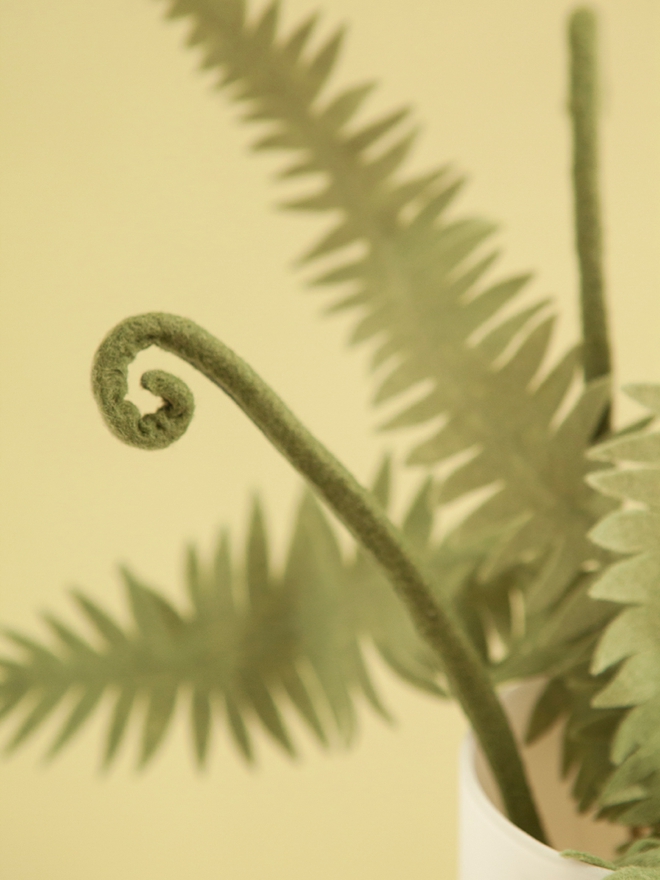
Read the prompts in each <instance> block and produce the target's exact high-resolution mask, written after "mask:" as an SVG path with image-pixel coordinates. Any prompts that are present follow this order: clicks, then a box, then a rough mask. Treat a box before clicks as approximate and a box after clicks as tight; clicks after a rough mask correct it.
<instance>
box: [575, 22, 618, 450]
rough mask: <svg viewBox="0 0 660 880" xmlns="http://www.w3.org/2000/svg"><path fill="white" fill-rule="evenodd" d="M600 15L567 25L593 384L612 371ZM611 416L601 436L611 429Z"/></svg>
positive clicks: (587, 360)
mask: <svg viewBox="0 0 660 880" xmlns="http://www.w3.org/2000/svg"><path fill="white" fill-rule="evenodd" d="M596 36H597V34H596V16H595V14H594V12H593V11H592V10H591V9H589V8H586V7H581V8H579V9H576V10H575V11H574V12H573V13H572V14H571V16H570V18H569V21H568V42H569V51H570V100H569V111H570V115H571V123H572V129H573V196H574V210H575V244H576V248H577V255H578V263H579V270H580V303H581V314H582V336H583V340H584V375H585V379H586V380H587V381H588V382H589V381H591V380H592V379H598V378H600V377H601V376H607V375H609V373H610V371H611V369H612V366H611V356H610V343H609V331H608V321H607V309H606V305H605V296H604V280H603V265H602V264H603V255H602V252H603V244H602V233H601V219H600V196H599V191H598V110H599V107H598V69H597V52H596ZM610 421H611V412H610V409H609V408H608V410H607V411H606V413H605V415H604V417H603V420H602V421H601V424H600V425H599V427H598V429H597V432H596V436H595V437H594V439H598V438H599V437H600V436H602V435H603V434H606V433H607V431H608V430H609V428H610Z"/></svg>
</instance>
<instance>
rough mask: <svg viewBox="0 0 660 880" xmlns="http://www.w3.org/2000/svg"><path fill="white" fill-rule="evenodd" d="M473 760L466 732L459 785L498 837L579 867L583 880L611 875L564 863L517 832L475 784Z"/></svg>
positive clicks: (472, 740) (471, 742) (550, 850)
mask: <svg viewBox="0 0 660 880" xmlns="http://www.w3.org/2000/svg"><path fill="white" fill-rule="evenodd" d="M476 757H477V743H476V739H475V736H474V733H473V732H472V731H468V733H467V734H466V736H465V738H464V740H463V743H462V745H461V753H460V763H459V766H460V771H459V775H460V780H459V785H460V786H461V788H462V789H463V791H464V792H465V794H466V796H467V797H468V798H469V799H470V801H471V803H472V805H473V806H474V807H475V808H476V809H478V810H479V812H480V813H481V814H482V815H483V817H484V819H485V820H486V821H487V822H488V824H490V825H494V826H496V827H497V828H498V829H499V830H500V831H501V833H502V834H504V835H505V836H506V837H508V838H509V839H510V840H512V842H515V844H516V845H517V846H519V847H523V848H524V849H526V850H527V851H529V852H530V853H533V854H534V855H535V857H536V858H537V859H538V858H541V859H543V860H544V861H546V862H547V863H548V864H551V865H555V866H558V865H566V863H567V862H568V863H569V864H570V863H572V864H573V865H576V866H577V865H580V866H581V867H582V868H584V877H585V880H587V878H594V880H595V878H602V877H607V876H609V875H610V874H612V871H610V870H608V869H606V868H598V867H596V866H595V865H587V864H586V863H583V862H579V861H577V860H572V859H566V858H564V857H563V856H562V855H561V854H560V852H559V850H556V849H553V848H552V847H551V846H548V845H547V844H545V843H541V841H539V840H536V838H534V837H532V836H531V835H530V834H527V832H526V831H523V830H522V829H521V828H518V826H517V825H514V824H513V822H511V820H510V819H508V818H507V817H506V816H505V815H504V814H503V813H502V812H501V811H500V810H499V809H498V808H497V807H496V806H495V804H494V803H493V802H492V801H491V799H490V798H489V797H488V795H487V794H486V792H485V791H484V789H483V787H482V785H481V782H480V781H479V777H478V776H477V768H476V763H477V762H476Z"/></svg>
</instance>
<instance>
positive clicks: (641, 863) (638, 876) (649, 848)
mask: <svg viewBox="0 0 660 880" xmlns="http://www.w3.org/2000/svg"><path fill="white" fill-rule="evenodd" d="M562 855H563V856H565V857H566V858H570V859H577V860H578V861H580V862H584V863H585V864H587V865H596V866H597V867H598V868H606V869H608V870H610V871H612V872H613V873H612V874H611V875H610V876H611V877H612V880H658V878H660V839H657V838H654V837H645V838H643V839H642V840H636V841H634V842H633V843H632V844H631V845H630V846H627V847H625V851H624V853H623V854H622V855H621V856H620V857H619V858H617V859H615V860H614V861H608V860H607V859H600V858H598V857H597V856H594V855H591V853H584V852H579V851H578V850H573V849H567V850H564V852H562Z"/></svg>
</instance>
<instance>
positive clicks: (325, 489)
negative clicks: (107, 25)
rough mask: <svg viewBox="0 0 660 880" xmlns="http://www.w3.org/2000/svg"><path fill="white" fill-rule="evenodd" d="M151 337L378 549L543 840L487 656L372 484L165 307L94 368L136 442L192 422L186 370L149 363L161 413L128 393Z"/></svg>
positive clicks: (97, 386) (528, 826)
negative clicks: (438, 593)
mask: <svg viewBox="0 0 660 880" xmlns="http://www.w3.org/2000/svg"><path fill="white" fill-rule="evenodd" d="M151 345H157V346H159V347H160V348H162V349H163V350H165V351H169V352H172V353H174V354H176V355H178V356H179V357H181V358H182V359H183V360H185V361H187V362H188V363H189V364H191V365H192V366H193V367H195V368H196V369H197V370H199V371H200V372H201V373H203V374H204V375H205V376H207V377H208V378H209V379H210V380H211V381H212V382H213V383H215V384H216V385H218V386H219V387H220V388H221V389H222V390H223V391H225V393H227V394H228V395H229V396H230V397H231V398H232V399H233V400H234V401H235V402H236V403H237V404H238V405H239V406H240V407H241V409H242V410H243V411H244V412H245V413H246V414H247V415H248V416H249V417H250V418H251V419H252V421H253V422H254V423H255V424H256V425H257V427H258V428H259V429H260V430H261V431H262V432H263V433H264V434H265V435H266V436H267V437H268V439H269V440H270V441H271V442H272V443H273V445H274V446H275V447H276V448H277V449H279V451H280V452H281V453H282V454H283V455H284V456H285V457H286V458H287V459H288V460H289V461H290V462H291V464H293V466H294V467H295V468H296V469H297V470H298V471H300V473H301V474H303V476H305V477H306V478H307V479H308V480H309V481H310V482H311V483H312V484H313V485H314V486H315V487H316V489H317V490H318V491H319V493H320V494H321V495H322V497H323V498H324V499H325V500H326V502H327V503H328V504H329V505H330V507H331V508H332V510H333V511H334V512H335V513H336V514H337V516H338V517H339V518H340V519H341V520H342V522H343V523H344V524H345V525H346V526H347V528H348V529H349V530H350V531H351V533H352V534H353V535H354V536H355V537H356V538H357V540H358V541H360V543H361V544H362V545H363V546H364V547H365V548H366V549H368V550H369V551H370V552H371V553H372V554H373V555H374V557H375V558H376V560H377V562H378V563H379V564H380V565H381V566H382V567H383V568H384V569H385V571H386V573H387V575H388V577H389V579H390V581H391V582H392V584H393V585H394V587H395V589H396V590H397V592H398V594H399V595H400V597H401V598H402V600H403V601H404V603H405V604H406V606H407V608H408V610H409V612H410V614H411V616H412V619H413V620H414V622H415V624H416V626H417V627H418V629H419V631H420V634H421V635H422V636H423V637H424V638H425V639H426V641H427V642H428V643H429V644H430V645H431V646H432V647H433V649H434V650H435V651H436V652H437V654H438V655H439V656H440V658H441V660H442V663H443V667H444V670H445V673H446V675H447V678H448V680H449V683H450V685H451V688H452V691H453V692H454V694H455V696H456V698H457V699H458V700H459V702H460V703H461V705H462V707H463V709H464V711H465V713H466V715H467V717H468V719H469V720H470V722H471V724H472V727H473V728H474V730H475V733H476V736H477V738H478V740H479V742H480V744H481V746H482V748H483V751H484V753H485V755H486V757H487V759H488V761H489V763H490V765H491V767H492V769H493V773H494V775H495V778H496V779H497V781H498V784H499V787H500V790H501V792H502V796H503V800H504V803H505V805H506V808H507V811H508V813H509V816H510V818H511V820H512V821H513V822H515V823H516V824H517V825H518V826H519V827H520V828H522V829H523V830H525V831H527V832H528V833H529V834H531V835H533V836H534V837H536V838H538V839H539V840H544V839H545V837H544V832H543V829H542V826H541V822H540V819H539V816H538V813H537V810H536V807H535V805H534V802H533V799H532V796H531V793H530V790H529V786H528V783H527V780H526V776H525V771H524V767H523V765H522V761H521V759H520V755H519V753H518V749H517V747H516V744H515V740H514V737H513V734H512V732H511V728H510V727H509V723H508V721H507V719H506V716H505V714H504V711H503V709H502V707H501V704H500V702H499V700H498V698H497V696H496V694H495V691H494V689H493V686H492V684H491V682H490V679H489V677H488V673H487V671H486V669H485V667H484V665H483V664H482V662H481V660H480V658H479V656H478V655H477V653H476V651H475V649H474V648H473V646H472V645H471V643H470V642H469V641H468V639H467V638H466V636H465V635H464V634H463V632H462V630H461V628H460V626H459V625H458V623H457V622H456V620H455V619H454V615H453V612H452V610H451V608H450V607H449V606H448V604H446V603H444V602H439V600H437V599H436V598H434V596H433V593H432V590H431V586H430V578H429V577H428V575H426V574H425V573H424V570H423V568H422V566H420V564H419V563H418V562H417V561H416V560H415V556H414V553H413V552H412V551H411V549H410V548H409V547H407V546H406V542H405V540H404V538H403V536H402V535H401V533H400V532H399V531H398V530H397V529H396V527H395V526H394V525H393V524H392V523H391V522H390V520H389V519H388V518H387V516H386V515H385V514H384V513H383V512H382V510H380V509H379V508H378V506H377V505H376V504H375V503H374V501H373V499H372V498H371V496H370V494H369V493H368V492H367V491H366V490H365V489H363V488H362V486H360V485H359V483H358V482H357V481H356V480H355V478H354V477H353V476H352V475H351V474H350V473H349V472H348V471H347V470H346V468H345V467H344V466H343V465H342V464H341V463H340V462H339V461H337V459H335V458H334V456H333V455H332V454H331V453H330V452H329V451H328V450H327V449H326V448H325V447H324V446H323V445H322V444H321V443H320V442H319V441H318V440H317V439H316V438H315V437H314V436H313V435H312V434H310V432H309V431H308V430H307V429H306V428H305V427H304V426H303V425H302V424H301V423H300V422H299V421H298V419H297V418H296V417H295V416H294V415H293V413H292V412H291V411H290V410H289V409H288V408H287V407H286V406H285V405H284V403H283V402H282V401H281V400H280V399H279V397H277V395H276V394H275V393H274V392H273V391H272V389H271V388H270V387H269V386H268V385H267V384H266V383H265V382H264V381H263V380H262V379H261V378H260V377H259V376H258V375H257V374H256V373H255V372H254V371H253V370H252V368H251V367H249V366H248V364H246V363H245V362H244V361H243V360H242V359H241V358H239V357H238V355H236V354H235V353H234V352H233V351H232V350H231V349H229V348H228V347H227V346H225V345H224V344H223V343H222V342H220V341H219V340H218V339H216V338H215V337H213V336H212V335H211V334H209V333H207V332H206V331H205V330H203V329H202V328H201V327H199V326H198V325H197V324H195V323H193V322H192V321H190V320H188V319H186V318H181V317H177V316H175V315H168V314H164V313H158V312H155V313H151V314H146V315H140V316H137V317H134V318H128V319H127V320H125V321H123V322H122V323H121V324H119V325H118V326H117V327H115V328H114V330H112V331H111V332H110V333H109V334H108V336H107V337H106V338H105V340H104V341H103V342H102V344H101V346H100V347H99V349H98V351H97V354H96V358H95V361H94V366H93V371H92V385H93V389H94V395H95V397H96V400H97V402H98V404H99V407H100V409H101V411H102V413H103V416H104V417H105V420H106V422H107V423H108V425H109V427H110V429H111V430H112V432H113V433H114V434H116V435H117V436H118V437H119V438H120V439H122V440H124V442H126V443H128V444H130V445H133V446H138V447H140V448H143V449H162V448H164V447H166V446H169V445H170V444H171V443H172V442H174V441H175V440H177V439H178V438H179V437H180V436H181V435H182V434H183V432H184V431H185V430H186V428H187V426H188V424H189V423H190V420H191V418H192V414H193V408H194V404H193V399H192V395H191V393H190V391H189V390H188V388H187V387H186V386H185V385H184V383H183V382H181V380H179V379H176V378H175V377H174V376H171V375H169V374H167V373H163V372H161V371H150V372H148V373H145V374H144V376H143V377H142V385H143V387H145V388H147V389H148V390H150V391H152V392H153V393H155V394H158V395H159V396H161V397H162V398H163V400H164V405H163V406H162V407H161V408H160V409H159V410H158V411H157V412H156V413H151V414H148V415H145V416H142V415H141V414H140V412H139V410H138V408H137V407H136V406H135V405H134V404H132V403H130V402H129V401H127V400H125V395H126V393H127V391H128V366H129V364H130V363H131V361H132V360H133V359H134V358H135V356H136V355H137V354H138V353H139V352H140V351H142V350H143V349H145V348H148V347H149V346H151Z"/></svg>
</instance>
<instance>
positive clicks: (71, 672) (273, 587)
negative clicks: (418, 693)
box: [0, 459, 485, 764]
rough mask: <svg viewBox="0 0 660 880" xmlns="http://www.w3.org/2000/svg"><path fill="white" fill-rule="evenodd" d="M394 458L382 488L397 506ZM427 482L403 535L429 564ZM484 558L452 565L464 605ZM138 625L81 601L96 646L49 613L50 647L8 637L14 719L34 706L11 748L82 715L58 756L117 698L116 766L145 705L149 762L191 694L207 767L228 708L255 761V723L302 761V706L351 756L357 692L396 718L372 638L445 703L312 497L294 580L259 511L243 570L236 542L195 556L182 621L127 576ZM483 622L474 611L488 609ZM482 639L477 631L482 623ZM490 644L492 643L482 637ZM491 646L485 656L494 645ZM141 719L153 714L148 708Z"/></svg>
mask: <svg viewBox="0 0 660 880" xmlns="http://www.w3.org/2000/svg"><path fill="white" fill-rule="evenodd" d="M389 484H390V462H389V459H386V460H385V461H384V463H383V465H382V467H381V468H380V471H379V473H378V476H377V479H376V483H375V485H374V488H373V492H374V495H375V497H376V498H377V499H378V501H379V502H380V503H381V504H382V505H383V506H387V504H388V499H389ZM428 489H429V486H428V483H425V484H424V485H423V486H422V488H421V490H420V491H419V493H418V494H417V496H416V497H415V499H414V500H413V502H412V505H411V507H410V510H409V511H408V514H407V515H406V517H405V521H404V523H403V526H402V529H403V531H404V532H405V533H406V535H407V536H408V538H409V540H411V541H412V542H414V543H416V545H417V547H418V549H419V550H420V552H424V553H430V552H431V549H430V548H431V545H430V544H429V539H430V527H431V519H432V513H431V510H430V507H429V505H428ZM479 560H480V557H479V555H478V553H477V551H476V550H475V552H474V555H473V556H472V557H469V556H466V555H465V554H463V555H462V556H460V555H459V554H457V555H456V556H455V557H454V558H453V559H452V560H451V561H447V562H443V564H442V568H443V570H447V571H448V572H452V571H453V572H454V579H453V580H454V584H455V589H456V594H457V596H458V594H459V593H460V589H459V587H460V583H461V582H462V581H463V580H464V575H465V574H466V572H469V571H470V569H471V568H472V569H473V568H474V567H475V566H476V565H477V564H478V562H479ZM122 577H123V581H124V584H125V587H126V591H127V596H128V604H129V607H130V611H131V617H132V620H131V623H130V625H128V626H122V625H121V624H120V623H118V622H117V621H116V620H115V619H114V618H113V617H112V616H111V615H110V614H108V613H107V612H106V611H104V610H103V609H102V608H101V607H100V606H99V605H98V604H97V603H96V602H95V601H93V600H92V599H91V598H89V597H88V596H86V595H85V594H83V593H81V592H79V591H76V592H74V598H75V601H76V603H77V605H78V607H79V610H80V611H81V612H82V614H83V615H84V617H85V618H86V622H87V624H88V625H89V624H91V627H92V630H93V634H94V637H93V638H92V639H90V638H89V637H88V636H85V635H82V634H80V633H79V632H76V631H75V630H74V629H72V628H71V626H69V625H68V624H66V623H63V622H62V621H61V620H60V619H58V618H57V617H55V616H53V615H51V614H47V615H45V620H46V623H47V624H48V626H49V628H50V630H51V632H52V634H53V635H54V636H55V638H56V643H55V645H54V646H51V645H50V644H47V643H42V642H40V641H38V640H35V639H34V638H30V637H27V636H25V635H24V634H21V633H17V632H14V631H9V632H7V633H6V634H5V635H6V638H8V639H9V641H10V642H11V643H13V645H14V647H15V648H18V649H19V654H20V656H19V657H18V658H16V657H15V656H12V657H9V656H5V657H4V658H2V659H0V717H4V716H10V715H11V716H12V717H13V716H14V715H15V714H16V713H17V712H18V711H20V709H21V708H22V707H26V711H25V712H24V714H23V718H22V721H21V722H20V724H19V726H18V727H17V729H16V731H15V733H14V735H13V737H12V738H11V740H10V741H9V743H8V746H7V748H8V749H9V750H10V751H11V750H13V749H15V748H16V747H18V746H19V745H21V744H22V743H23V742H24V741H25V740H27V739H28V738H29V737H30V736H31V735H32V734H33V733H35V732H36V731H37V730H38V729H40V728H41V725H42V723H43V722H45V721H46V720H47V719H48V718H49V717H50V716H51V714H52V713H53V712H54V711H55V710H56V709H57V708H58V707H59V706H61V705H63V704H65V703H67V702H69V701H70V700H72V699H73V701H74V702H73V705H72V706H71V708H70V711H69V714H68V716H67V718H66V720H65V721H64V723H63V725H62V727H61V729H60V731H59V733H58V734H57V736H56V738H55V739H54V741H53V743H52V746H51V748H50V752H49V754H51V755H55V754H56V753H57V752H59V750H60V749H61V748H62V747H63V746H64V745H65V744H66V743H67V742H68V741H69V740H70V739H71V738H72V737H73V735H74V734H75V733H76V732H77V731H78V730H79V729H80V728H81V727H82V726H83V725H84V723H85V721H86V720H87V719H88V718H89V717H90V716H91V715H92V713H93V712H94V710H95V709H96V708H97V707H98V705H99V703H100V702H101V700H102V698H103V697H104V695H106V694H110V693H113V694H114V700H115V702H114V709H113V712H112V715H111V719H110V723H109V728H108V734H107V741H106V747H105V761H106V763H109V762H110V761H111V760H112V759H113V758H114V756H115V754H116V752H117V749H118V747H119V745H120V744H121V742H122V740H123V739H124V737H125V734H126V731H127V728H128V725H129V721H130V719H131V718H132V717H133V715H134V714H137V710H138V707H140V706H143V705H144V704H145V703H146V712H145V714H144V722H143V727H142V740H141V750H140V762H141V763H142V764H145V763H146V762H148V761H149V760H150V759H151V758H152V757H153V756H154V754H155V753H156V752H157V750H158V748H159V747H160V745H161V743H162V741H163V737H164V736H165V733H166V731H167V729H168V727H169V724H170V721H171V719H172V718H173V716H174V712H175V707H176V703H177V701H178V700H179V698H180V696H181V694H182V692H183V691H187V692H188V694H189V696H190V712H191V722H192V731H193V740H194V744H195V751H196V755H197V758H198V760H199V762H200V763H203V762H204V761H205V759H206V757H207V753H208V747H209V742H210V736H211V731H212V726H213V725H212V720H213V716H214V715H215V714H217V712H218V711H219V710H223V711H224V717H225V720H226V723H227V725H228V728H229V730H230V732H231V734H232V736H233V739H234V741H235V743H236V745H237V747H238V748H239V750H240V752H241V753H242V754H243V756H244V757H245V758H247V759H248V760H252V759H253V756H254V747H253V744H252V739H253V737H252V735H251V731H252V730H253V727H254V724H255V722H256V723H257V724H258V725H261V727H262V728H264V729H265V730H266V732H267V733H268V734H269V735H270V736H271V737H272V738H273V739H274V740H275V741H276V742H277V743H278V744H279V745H280V746H281V747H282V748H283V749H284V750H285V751H286V752H288V753H289V754H291V755H294V754H295V753H296V746H295V745H294V742H293V739H292V736H291V733H290V730H289V726H288V724H287V721H286V714H287V711H289V710H290V709H291V708H293V709H295V711H296V712H297V713H298V715H299V716H300V717H301V718H302V720H303V721H304V722H305V723H306V725H307V726H308V727H309V729H310V731H311V732H312V734H313V735H314V736H315V737H316V739H317V740H318V741H319V742H320V743H321V744H323V745H324V746H327V745H328V744H329V743H330V742H332V741H333V739H339V740H340V741H342V742H344V743H345V744H350V743H351V742H352V740H353V738H354V735H355V732H356V725H357V715H356V696H357V695H359V694H361V695H362V696H364V697H366V699H367V700H368V702H369V703H370V704H371V705H372V707H373V708H374V709H375V710H376V711H377V712H379V713H380V715H382V716H383V717H385V718H389V713H388V712H387V710H386V709H385V708H384V706H383V704H382V702H381V700H380V698H379V696H378V694H377V692H376V689H375V688H374V685H373V683H372V681H371V677H370V675H369V672H368V670H367V666H366V663H365V659H364V655H363V646H364V643H365V642H367V641H368V642H371V643H372V644H374V645H375V646H376V648H377V649H378V650H379V651H380V653H381V654H382V656H383V658H384V659H385V661H386V662H387V663H388V664H389V665H390V667H391V668H393V669H394V670H395V671H396V672H397V673H398V674H399V675H400V676H401V677H403V678H404V679H405V680H407V681H409V682H412V683H414V684H415V685H416V686H417V687H420V688H423V689H424V690H426V691H429V692H431V693H434V694H436V695H444V694H445V691H444V689H443V687H442V678H441V675H440V673H441V670H440V669H439V667H438V662H437V660H436V658H435V656H434V654H433V653H432V652H431V651H430V649H429V648H428V647H427V646H426V644H425V643H424V642H423V641H422V640H421V638H420V637H419V636H418V634H417V632H416V630H415V629H414V627H413V625H412V623H411V622H410V620H409V617H408V615H407V613H406V612H405V610H404V609H403V607H402V605H401V603H400V602H399V600H398V598H397V597H396V595H395V594H394V592H393V591H392V589H391V587H390V585H389V584H388V583H387V580H386V578H385V576H384V575H383V574H382V573H381V572H380V570H379V568H378V567H377V565H376V563H375V562H374V561H373V560H372V559H371V558H370V557H367V556H366V555H364V554H363V553H358V554H357V555H355V556H353V557H352V558H348V559H345V558H343V557H342V554H341V552H340V548H339V545H338V543H337V539H336V537H335V534H334V531H333V529H332V527H331V525H330V523H329V521H328V519H327V517H326V515H325V514H324V513H323V511H322V510H321V508H320V506H319V505H318V503H317V502H316V501H315V499H314V497H313V496H312V494H311V493H310V492H309V491H307V492H306V493H305V494H304V496H303V498H302V501H301V503H300V505H299V509H298V512H297V516H296V522H295V527H294V530H293V534H292V538H291V541H290V545H289V548H288V552H287V558H286V563H285V565H284V569H283V571H282V573H281V574H278V573H276V572H274V571H273V567H272V564H271V562H270V560H269V551H268V539H267V534H266V527H265V523H264V517H263V513H262V510H261V506H260V504H259V502H258V500H256V501H255V504H254V508H253V513H252V517H251V522H250V528H249V532H248V538H247V545H246V549H245V559H244V563H243V565H242V566H236V565H234V564H233V562H232V559H231V554H230V549H229V542H228V537H227V534H226V532H224V533H223V534H222V535H221V537H220V540H219V542H218V545H217V549H216V552H215V555H214V558H213V560H212V562H210V563H202V562H201V561H200V559H199V556H198V554H197V552H196V551H195V550H194V549H192V548H191V549H189V551H188V559H187V570H186V585H187V593H188V598H189V604H190V610H188V611H187V612H182V611H180V610H177V608H175V606H174V605H173V604H172V603H171V602H170V601H169V600H168V599H167V598H165V597H164V596H163V595H162V594H161V593H159V592H157V591H156V590H154V589H152V588H151V587H148V586H146V585H145V584H144V583H142V582H141V581H140V580H139V579H138V578H136V577H135V576H134V575H133V574H131V572H129V571H127V570H123V571H122ZM475 613H476V612H475ZM472 630H473V632H474V633H477V625H476V621H473V625H472ZM477 640H478V641H479V637H478V635H477ZM480 644H481V645H484V644H485V643H484V641H483V638H481V640H480ZM140 711H141V710H140Z"/></svg>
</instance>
